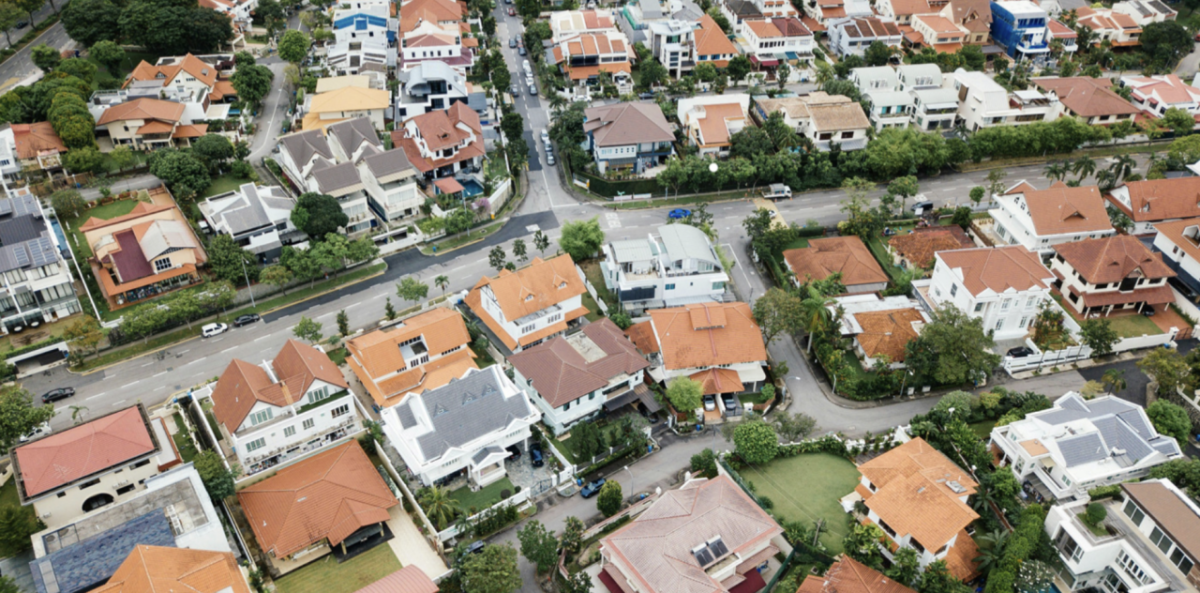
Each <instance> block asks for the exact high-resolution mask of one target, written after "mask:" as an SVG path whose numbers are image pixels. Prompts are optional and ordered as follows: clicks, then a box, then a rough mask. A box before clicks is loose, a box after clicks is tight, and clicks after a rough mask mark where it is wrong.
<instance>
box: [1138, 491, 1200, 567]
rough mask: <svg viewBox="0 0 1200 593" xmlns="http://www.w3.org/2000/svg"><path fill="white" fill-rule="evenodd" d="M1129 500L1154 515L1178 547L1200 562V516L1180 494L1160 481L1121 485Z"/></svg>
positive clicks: (1154, 518)
mask: <svg viewBox="0 0 1200 593" xmlns="http://www.w3.org/2000/svg"><path fill="white" fill-rule="evenodd" d="M1121 489H1122V490H1124V491H1125V495H1126V497H1128V498H1129V499H1131V500H1133V502H1134V503H1136V504H1137V505H1138V506H1139V507H1141V508H1142V510H1143V511H1144V512H1145V513H1146V514H1147V515H1150V518H1151V519H1153V520H1154V523H1155V524H1157V525H1158V526H1159V527H1160V528H1161V529H1162V530H1163V531H1165V532H1166V533H1167V535H1169V536H1170V537H1171V539H1172V540H1174V542H1175V545H1176V546H1178V547H1179V548H1180V549H1182V550H1183V551H1184V552H1186V553H1187V555H1188V556H1191V558H1192V560H1200V516H1197V515H1196V512H1195V511H1194V510H1192V508H1191V507H1190V506H1189V505H1188V503H1187V502H1185V501H1184V500H1182V499H1180V497H1179V495H1178V494H1176V493H1174V492H1172V491H1171V490H1170V489H1169V488H1167V487H1166V486H1164V485H1163V484H1162V483H1160V482H1157V481H1145V482H1141V483H1132V482H1131V483H1125V484H1121Z"/></svg>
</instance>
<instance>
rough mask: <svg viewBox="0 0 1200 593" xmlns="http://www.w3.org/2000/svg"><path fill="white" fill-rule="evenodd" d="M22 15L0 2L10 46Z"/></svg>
mask: <svg viewBox="0 0 1200 593" xmlns="http://www.w3.org/2000/svg"><path fill="white" fill-rule="evenodd" d="M22 16H24V14H23V13H22V12H21V9H20V8H17V7H16V6H13V5H12V4H11V3H9V2H0V31H4V37H5V38H6V39H7V40H8V46H9V47H12V46H13V40H12V29H13V27H16V26H17V23H18V22H19V21H20V20H21V17H22ZM0 579H3V577H0ZM0 582H2V581H0ZM9 582H11V581H9Z"/></svg>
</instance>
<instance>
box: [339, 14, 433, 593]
mask: <svg viewBox="0 0 1200 593" xmlns="http://www.w3.org/2000/svg"><path fill="white" fill-rule="evenodd" d="M392 6H395V4H393V5H392ZM437 591H438V586H437V585H436V584H435V583H434V582H433V581H432V580H430V579H429V576H428V575H426V574H425V571H423V570H421V568H420V567H418V566H416V565H415V564H410V565H408V566H405V567H404V568H401V569H400V570H397V571H396V572H393V573H392V574H389V575H388V576H386V577H383V578H382V579H379V580H378V581H375V582H374V583H372V584H370V585H367V586H366V587H363V588H362V589H359V590H358V591H356V592H355V593H437Z"/></svg>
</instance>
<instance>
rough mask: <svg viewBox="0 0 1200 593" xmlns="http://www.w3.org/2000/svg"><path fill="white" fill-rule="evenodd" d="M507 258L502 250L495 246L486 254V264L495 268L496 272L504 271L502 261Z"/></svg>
mask: <svg viewBox="0 0 1200 593" xmlns="http://www.w3.org/2000/svg"><path fill="white" fill-rule="evenodd" d="M507 257H508V256H507V255H506V254H505V253H504V248H503V247H501V246H499V245H497V246H495V247H493V248H492V250H491V251H489V252H488V264H489V265H491V266H492V267H493V268H496V271H497V272H499V271H500V270H503V269H504V261H505V259H507Z"/></svg>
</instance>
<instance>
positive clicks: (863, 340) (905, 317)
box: [829, 294, 930, 368]
mask: <svg viewBox="0 0 1200 593" xmlns="http://www.w3.org/2000/svg"><path fill="white" fill-rule="evenodd" d="M838 307H841V310H842V316H841V320H840V321H839V326H840V333H841V335H843V336H846V337H848V338H849V339H851V340H854V350H855V352H856V353H858V356H859V358H861V359H862V361H863V367H866V368H872V367H874V366H875V365H876V364H885V365H888V366H890V367H891V368H903V367H904V357H905V351H906V347H907V346H908V343H909V342H911V341H913V340H915V339H916V338H917V336H919V335H920V334H921V328H923V327H924V326H925V324H926V323H929V321H930V319H929V315H928V314H926V313H925V310H924V309H922V308H921V304H920V303H919V302H917V301H915V300H913V299H910V298H908V297H905V296H890V297H880V296H878V295H875V294H858V295H851V296H844V297H837V298H835V299H834V302H833V304H831V305H830V306H829V308H830V309H831V310H833V311H832V312H834V313H836V311H837V308H838Z"/></svg>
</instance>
